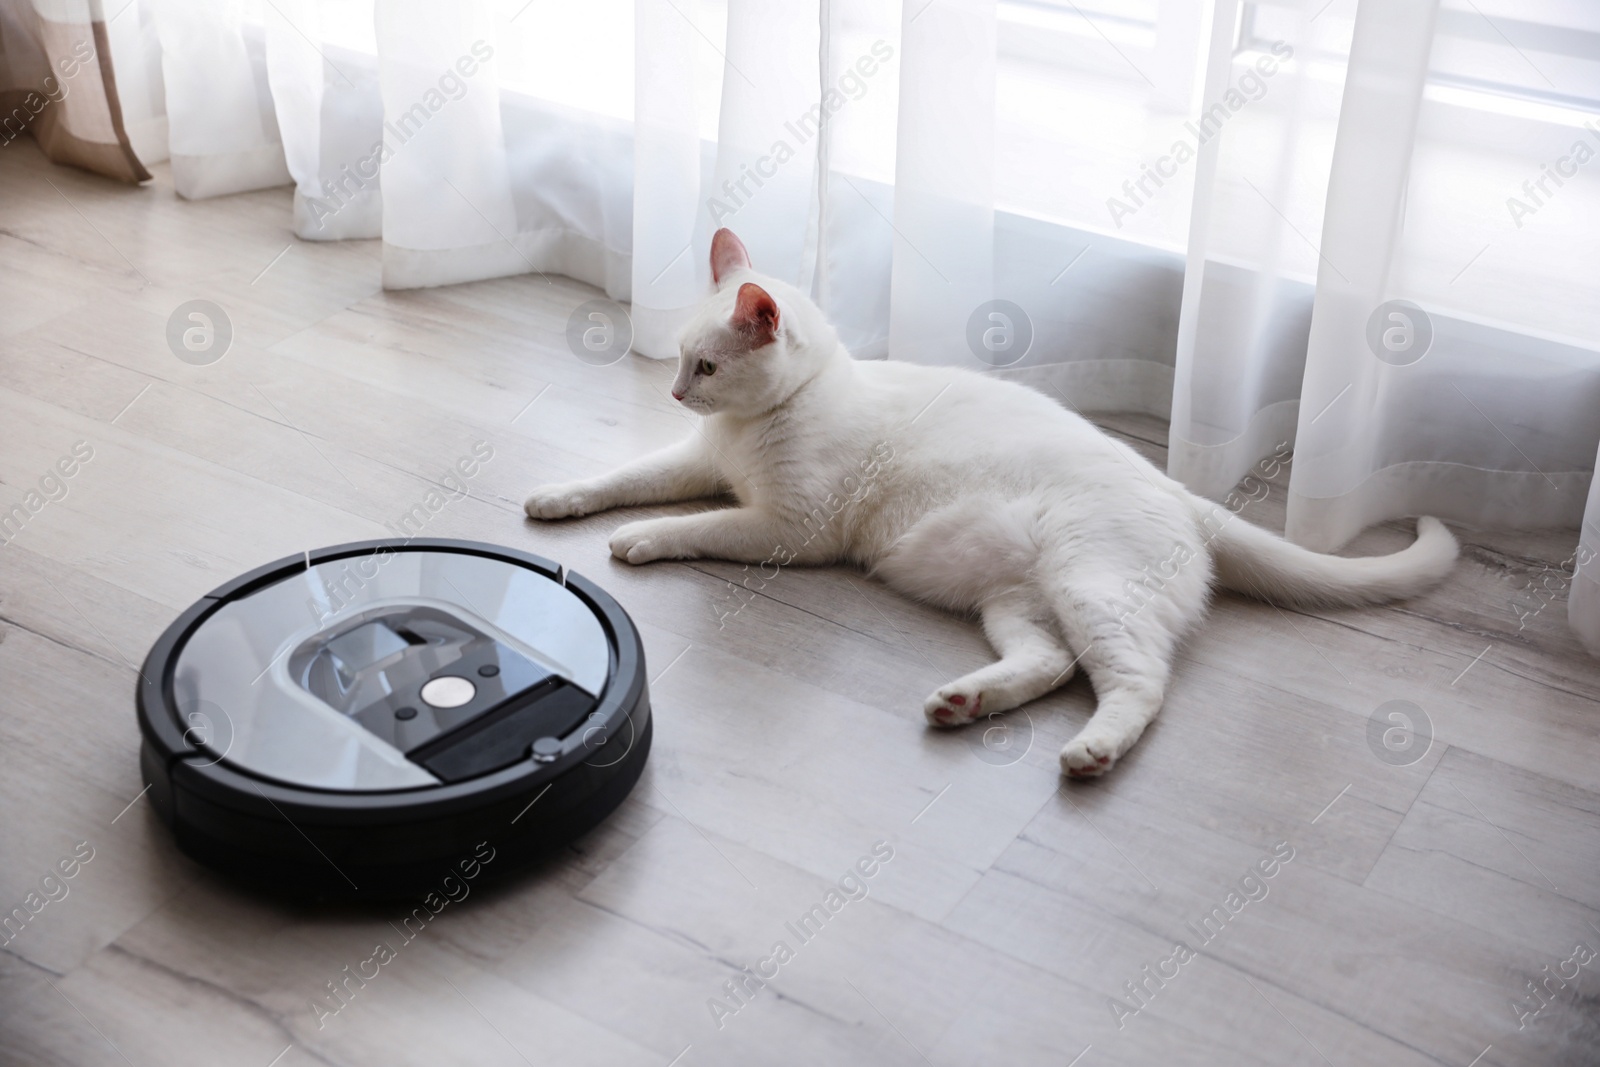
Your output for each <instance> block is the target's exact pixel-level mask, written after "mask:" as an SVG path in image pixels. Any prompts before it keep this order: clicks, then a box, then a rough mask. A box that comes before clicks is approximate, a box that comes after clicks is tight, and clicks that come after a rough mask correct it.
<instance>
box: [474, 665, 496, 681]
mask: <svg viewBox="0 0 1600 1067" xmlns="http://www.w3.org/2000/svg"><path fill="white" fill-rule="evenodd" d="M478 673H479V674H481V675H483V676H484V677H485V678H493V677H494V676H495V675H497V674H499V673H500V668H499V667H496V666H495V665H494V664H493V663H485V664H484V665H483V666H481V667H479V668H478Z"/></svg>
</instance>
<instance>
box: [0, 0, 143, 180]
mask: <svg viewBox="0 0 1600 1067" xmlns="http://www.w3.org/2000/svg"><path fill="white" fill-rule="evenodd" d="M24 133H30V134H32V135H33V139H34V140H35V141H37V142H38V144H39V148H40V150H41V151H42V152H43V153H44V155H45V158H47V159H49V160H51V161H52V162H55V163H62V164H66V165H68V166H74V167H82V168H83V169H85V170H90V171H94V172H96V173H98V174H103V175H105V176H106V177H108V178H115V179H117V180H118V181H124V182H142V181H148V180H149V179H150V173H149V172H148V171H147V170H145V168H144V165H143V164H142V163H141V162H140V161H139V157H138V156H137V155H136V154H135V153H134V151H133V145H132V143H131V142H130V141H129V138H128V132H127V129H126V128H125V126H124V123H123V114H122V102H121V96H120V93H119V91H118V84H117V77H116V73H115V71H114V70H113V68H112V60H111V38H110V35H109V34H108V32H107V27H106V21H105V12H104V10H103V8H102V6H101V5H100V4H99V3H98V2H94V0H49V2H30V0H0V149H4V148H5V147H7V146H8V145H10V144H11V142H12V141H14V140H16V139H17V138H18V137H20V136H21V135H22V134H24Z"/></svg>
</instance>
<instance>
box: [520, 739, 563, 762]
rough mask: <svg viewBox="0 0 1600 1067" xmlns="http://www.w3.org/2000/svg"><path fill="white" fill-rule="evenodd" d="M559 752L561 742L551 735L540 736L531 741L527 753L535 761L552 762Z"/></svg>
mask: <svg viewBox="0 0 1600 1067" xmlns="http://www.w3.org/2000/svg"><path fill="white" fill-rule="evenodd" d="M560 754H561V742H560V741H558V740H556V739H555V738H553V737H541V738H539V740H537V741H535V742H534V743H533V746H532V747H531V748H530V750H529V752H528V755H530V756H532V757H533V761H534V762H535V763H554V762H555V760H556V757H557V756H559V755H560Z"/></svg>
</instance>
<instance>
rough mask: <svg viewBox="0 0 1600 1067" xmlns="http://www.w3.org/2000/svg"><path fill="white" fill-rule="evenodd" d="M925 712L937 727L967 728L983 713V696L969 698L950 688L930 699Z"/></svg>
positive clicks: (974, 695) (974, 694)
mask: <svg viewBox="0 0 1600 1067" xmlns="http://www.w3.org/2000/svg"><path fill="white" fill-rule="evenodd" d="M923 711H924V712H925V713H926V714H927V716H928V721H929V722H931V723H933V724H934V725H935V726H965V725H966V724H967V723H969V722H971V721H972V720H973V719H976V718H978V717H979V716H980V715H981V714H982V713H983V694H982V693H973V694H971V695H970V696H969V695H968V694H966V693H963V692H952V691H951V689H949V688H945V689H941V690H939V691H938V692H937V693H935V694H933V695H932V696H930V697H929V698H928V700H927V703H926V704H924V705H923Z"/></svg>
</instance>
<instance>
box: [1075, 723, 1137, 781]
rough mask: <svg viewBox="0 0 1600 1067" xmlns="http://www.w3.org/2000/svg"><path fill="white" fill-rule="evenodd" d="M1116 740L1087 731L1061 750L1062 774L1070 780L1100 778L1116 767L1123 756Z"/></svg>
mask: <svg viewBox="0 0 1600 1067" xmlns="http://www.w3.org/2000/svg"><path fill="white" fill-rule="evenodd" d="M1121 748H1122V746H1120V745H1119V744H1118V743H1117V741H1116V739H1115V738H1113V737H1110V736H1109V735H1106V734H1104V733H1101V732H1098V731H1090V730H1085V731H1083V732H1082V733H1080V734H1079V735H1078V736H1077V737H1074V738H1073V739H1072V740H1071V741H1068V742H1067V743H1066V746H1065V747H1064V748H1062V750H1061V773H1063V774H1065V775H1066V776H1067V777H1069V778H1098V777H1099V776H1100V775H1102V774H1104V773H1106V772H1107V771H1109V770H1110V769H1111V768H1112V767H1114V766H1115V765H1116V762H1117V757H1118V756H1120V755H1122V752H1121Z"/></svg>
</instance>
